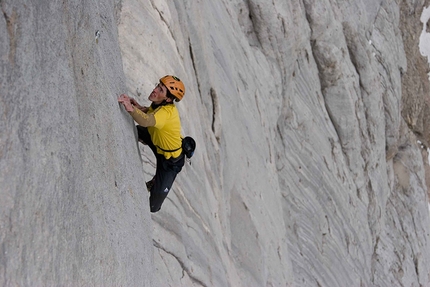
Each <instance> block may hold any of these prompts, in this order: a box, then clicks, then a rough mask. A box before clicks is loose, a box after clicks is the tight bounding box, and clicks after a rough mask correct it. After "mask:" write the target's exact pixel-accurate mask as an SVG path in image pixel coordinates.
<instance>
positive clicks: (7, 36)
mask: <svg viewBox="0 0 430 287" xmlns="http://www.w3.org/2000/svg"><path fill="white" fill-rule="evenodd" d="M118 4H119V3H118V2H114V1H103V3H102V2H100V3H96V2H91V3H90V2H88V1H84V2H82V1H35V2H28V1H16V0H14V1H7V0H2V1H0V6H1V15H0V56H1V58H0V75H1V76H0V117H1V120H0V198H1V200H0V285H1V286H57V285H63V286H121V285H122V286H150V283H151V272H150V270H151V262H152V247H151V246H150V242H151V228H150V226H151V225H150V218H149V209H148V207H147V206H148V200H147V195H146V193H143V192H142V188H141V187H142V186H144V181H143V178H142V175H141V174H142V169H141V161H140V160H139V157H138V149H137V145H136V142H135V135H134V133H133V123H132V121H131V120H130V118H129V117H128V115H126V113H125V112H124V111H122V110H121V109H120V108H119V105H118V103H117V100H116V99H117V96H118V94H119V93H121V92H124V91H125V77H124V73H123V69H122V62H121V54H120V50H119V46H118V35H117V24H116V19H115V17H116V15H118V14H117V13H118V11H119V8H120V7H119V6H118ZM97 30H100V31H101V36H100V38H99V39H98V41H97V42H96V40H95V32H96V31H97Z"/></svg>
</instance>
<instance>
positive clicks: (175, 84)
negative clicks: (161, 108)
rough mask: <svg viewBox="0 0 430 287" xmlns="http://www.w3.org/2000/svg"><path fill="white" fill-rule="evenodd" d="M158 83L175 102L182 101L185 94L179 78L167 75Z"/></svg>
mask: <svg viewBox="0 0 430 287" xmlns="http://www.w3.org/2000/svg"><path fill="white" fill-rule="evenodd" d="M160 82H161V83H163V85H165V86H166V88H167V89H168V90H169V92H170V93H171V94H172V95H173V96H175V98H176V101H177V102H179V101H180V100H182V98H183V97H184V94H185V86H184V83H182V81H181V80H180V79H179V78H177V77H175V76H170V75H167V76H164V77H162V78H161V79H160Z"/></svg>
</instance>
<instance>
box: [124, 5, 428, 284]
mask: <svg viewBox="0 0 430 287" xmlns="http://www.w3.org/2000/svg"><path fill="white" fill-rule="evenodd" d="M424 4H425V3H424V1H403V2H402V3H401V4H400V6H399V5H398V4H397V2H395V1H358V0H357V1H355V0H351V1H328V0H327V1H312V0H303V1H299V2H297V1H296V2H293V1H272V2H271V3H267V1H266V2H264V1H258V0H249V1H162V0H158V1H156V0H154V1H150V2H146V1H137V0H128V1H124V2H123V9H122V14H121V23H120V25H119V29H120V42H121V48H122V52H123V57H124V67H125V72H126V75H127V79H128V82H127V86H128V88H129V91H130V93H131V94H133V95H134V96H136V97H137V98H138V99H139V100H140V101H142V102H144V103H147V102H145V99H146V97H147V94H148V93H149V92H150V91H151V89H152V84H153V83H154V82H156V81H157V80H158V78H159V77H160V76H162V75H164V74H167V73H173V74H176V75H177V76H179V77H180V78H181V79H183V80H184V82H185V83H186V85H187V89H188V90H187V94H186V96H185V99H184V100H183V101H182V102H181V103H179V104H178V108H179V110H180V112H181V117H182V121H183V126H184V133H185V134H192V135H194V136H195V137H196V138H197V142H198V149H197V153H196V155H195V158H194V159H193V164H192V165H191V166H187V167H186V168H185V169H184V171H183V172H182V173H181V174H180V176H179V177H178V180H177V182H176V184H175V185H174V188H173V191H172V193H171V194H169V197H168V200H167V201H166V203H165V205H164V206H163V209H162V211H161V212H160V213H158V214H155V215H153V216H152V218H153V221H154V224H155V229H154V247H155V258H154V260H155V266H156V277H157V278H158V280H159V281H160V282H161V283H160V284H168V285H170V286H202V285H203V286H419V285H421V286H426V285H429V284H430V278H429V270H430V262H429V260H428V259H427V258H429V254H430V250H429V228H430V222H429V214H428V205H427V201H428V198H427V194H426V190H427V187H426V183H425V180H424V164H423V158H422V155H421V151H420V146H419V145H418V144H417V137H416V135H419V133H417V129H421V131H419V132H420V133H421V135H423V137H425V136H424V135H425V134H426V132H425V131H424V130H425V126H426V125H425V117H423V116H422V115H424V114H425V112H421V108H420V110H416V109H415V110H413V112H412V113H410V114H411V115H413V116H412V117H413V118H415V122H417V123H420V125H416V128H413V127H412V125H411V124H410V123H409V121H408V120H406V121H405V120H404V118H403V117H407V116H406V114H408V112H407V111H408V109H411V108H412V107H411V105H410V104H409V102H408V100H410V98H407V99H406V98H405V97H406V96H405V89H406V90H408V89H409V90H410V91H411V93H414V98H415V99H416V100H415V102H417V101H418V102H421V101H425V100H424V99H425V97H426V93H425V91H424V89H420V90H417V89H416V88H414V86H412V84H411V83H412V82H414V83H415V84H416V85H422V86H426V85H428V83H425V82H421V80H418V81H417V80H405V77H408V75H413V77H421V78H425V75H423V74H422V73H421V72H419V71H415V68H417V67H416V65H414V64H413V63H416V62H417V61H418V62H419V61H422V62H423V61H425V60H423V59H420V58H419V57H418V56H419V55H418V52H417V51H418V43H415V42H408V41H407V40H405V37H406V35H408V33H409V34H414V33H418V34H419V33H420V31H421V29H420V30H419V31H414V29H413V28H412V27H415V26H419V25H420V23H419V17H418V18H417V15H419V13H420V11H422V8H423V7H424ZM405 7H409V8H408V9H409V10H408V12H407V13H409V14H407V13H406V12H405V9H406V8H405ZM411 15H415V16H414V17H410V16H411ZM405 22H407V23H409V24H408V25H405ZM414 51H415V52H414ZM411 63H412V64H411ZM410 66H412V67H410ZM414 71H415V72H414ZM422 81H424V80H423V79H422ZM408 83H409V84H408ZM414 107H420V105H419V104H416V105H415V106H414ZM402 113H403V117H402ZM408 127H409V128H412V131H411V130H410V129H409V128H408ZM142 155H143V157H144V161H146V162H147V164H146V165H145V168H144V169H145V171H150V170H151V165H153V158H152V157H151V155H150V154H149V152H148V151H147V150H145V149H143V152H142ZM150 175H151V174H149V175H147V177H148V178H149V176H150Z"/></svg>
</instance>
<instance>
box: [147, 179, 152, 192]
mask: <svg viewBox="0 0 430 287" xmlns="http://www.w3.org/2000/svg"><path fill="white" fill-rule="evenodd" d="M153 186H154V179H151V180H150V181H147V182H146V188H147V189H148V192H151V189H152V187H153Z"/></svg>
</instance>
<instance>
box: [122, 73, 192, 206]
mask: <svg viewBox="0 0 430 287" xmlns="http://www.w3.org/2000/svg"><path fill="white" fill-rule="evenodd" d="M184 94H185V86H184V84H183V83H182V81H181V80H180V79H179V78H177V77H175V76H170V75H167V76H165V77H163V78H161V79H160V81H159V83H158V84H157V85H156V86H155V88H154V89H153V90H152V92H151V94H150V95H149V97H148V100H150V101H151V102H152V103H151V105H150V106H149V107H145V106H141V105H139V104H138V103H137V101H136V100H135V99H133V98H131V97H128V96H127V95H125V94H122V95H121V96H120V97H119V99H118V102H119V103H121V104H122V105H123V106H124V107H125V109H126V111H127V112H129V114H130V115H131V116H132V117H133V119H134V120H135V121H136V122H137V123H138V125H137V126H136V128H137V134H138V138H139V141H140V142H141V143H143V144H145V145H147V146H149V148H151V150H152V151H153V153H154V155H155V157H156V161H157V164H156V171H155V176H154V177H153V179H152V180H150V181H148V182H147V183H146V186H147V189H148V191H149V192H150V197H149V204H150V209H151V212H157V211H159V210H160V208H161V205H162V204H163V201H164V199H165V198H166V196H167V194H168V193H169V191H170V189H171V187H172V185H173V182H174V181H175V178H176V175H177V174H178V173H179V172H180V171H181V169H182V167H183V166H184V163H185V158H184V153H183V152H182V147H181V145H182V136H181V121H180V118H179V113H178V110H177V108H176V106H175V104H174V101H176V102H179V101H180V100H182V98H183V97H184Z"/></svg>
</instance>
